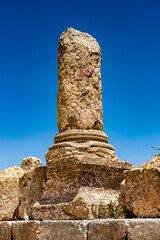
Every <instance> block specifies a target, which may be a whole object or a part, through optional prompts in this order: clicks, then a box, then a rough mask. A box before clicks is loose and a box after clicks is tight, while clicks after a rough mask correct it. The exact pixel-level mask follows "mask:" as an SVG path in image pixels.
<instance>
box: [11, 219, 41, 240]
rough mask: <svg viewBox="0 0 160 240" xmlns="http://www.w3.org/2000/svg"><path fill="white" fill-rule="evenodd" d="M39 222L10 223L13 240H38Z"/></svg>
mask: <svg viewBox="0 0 160 240" xmlns="http://www.w3.org/2000/svg"><path fill="white" fill-rule="evenodd" d="M40 230H41V229H40V222H38V221H37V222H36V221H29V222H28V221H26V222H24V221H19V222H13V223H12V236H13V238H12V239H13V240H39V239H40V238H39V234H40Z"/></svg>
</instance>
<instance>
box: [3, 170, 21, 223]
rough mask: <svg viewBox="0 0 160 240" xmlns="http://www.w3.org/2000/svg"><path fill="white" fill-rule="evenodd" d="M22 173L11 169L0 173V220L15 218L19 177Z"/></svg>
mask: <svg viewBox="0 0 160 240" xmlns="http://www.w3.org/2000/svg"><path fill="white" fill-rule="evenodd" d="M23 174H24V171H23V170H22V169H21V168H19V167H11V168H8V169H6V170H4V171H3V172H2V173H0V220H12V219H14V218H15V215H16V209H17V208H18V206H19V177H21V176H23Z"/></svg>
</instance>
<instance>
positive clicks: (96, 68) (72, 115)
mask: <svg viewBox="0 0 160 240" xmlns="http://www.w3.org/2000/svg"><path fill="white" fill-rule="evenodd" d="M100 67H101V49H100V47H99V45H98V43H97V41H96V39H94V38H93V37H92V36H91V35H89V34H87V33H83V32H80V31H78V30H75V29H73V28H68V29H67V30H66V31H65V32H63V33H62V34H61V36H60V39H59V48H58V99H57V122H58V129H59V131H62V130H67V129H97V130H102V129H103V116H102V85H101V72H100Z"/></svg>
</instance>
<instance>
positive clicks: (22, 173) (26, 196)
mask: <svg viewBox="0 0 160 240" xmlns="http://www.w3.org/2000/svg"><path fill="white" fill-rule="evenodd" d="M41 164H42V163H41V161H40V160H39V159H37V158H33V157H28V158H25V159H23V161H22V165H21V166H22V168H19V167H11V168H8V169H6V170H5V171H3V172H2V173H0V220H14V219H19V218H20V219H26V220H28V219H29V217H31V209H32V206H33V204H34V203H35V202H36V201H37V200H38V198H39V197H40V195H41V190H42V183H43V181H44V180H45V168H43V167H39V166H40V165H41Z"/></svg>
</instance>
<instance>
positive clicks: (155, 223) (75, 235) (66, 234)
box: [0, 219, 160, 240]
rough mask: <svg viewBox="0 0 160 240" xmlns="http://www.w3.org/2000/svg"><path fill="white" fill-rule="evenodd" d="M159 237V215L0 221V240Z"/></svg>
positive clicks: (149, 239)
mask: <svg viewBox="0 0 160 240" xmlns="http://www.w3.org/2000/svg"><path fill="white" fill-rule="evenodd" d="M106 239H107V240H159V239H160V219H128V220H127V219H125V220H111V219H110V220H91V221H87V220H80V221H73V220H72V221H68V220H65V221H57V220H55V221H51V220H50V221H42V222H41V221H15V222H5V221H4V222H0V240H106Z"/></svg>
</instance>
